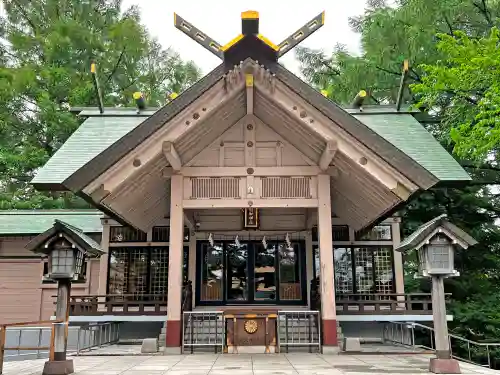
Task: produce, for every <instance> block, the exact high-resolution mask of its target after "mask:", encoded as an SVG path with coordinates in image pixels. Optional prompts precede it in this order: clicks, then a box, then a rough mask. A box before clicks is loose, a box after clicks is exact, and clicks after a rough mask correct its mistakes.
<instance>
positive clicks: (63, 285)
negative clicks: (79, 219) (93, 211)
mask: <svg viewBox="0 0 500 375" xmlns="http://www.w3.org/2000/svg"><path fill="white" fill-rule="evenodd" d="M26 248H27V249H28V250H30V251H33V252H35V253H38V254H42V255H44V256H46V257H48V265H49V267H48V268H49V272H48V277H49V278H51V279H53V280H55V281H57V303H56V319H57V320H59V321H64V322H65V323H62V324H61V323H56V324H55V328H54V347H53V348H51V351H50V352H51V356H50V358H49V360H48V361H47V362H45V366H44V369H43V373H42V374H43V375H60V374H61V375H62V374H64V375H66V374H72V373H73V372H74V366H73V360H68V359H66V347H67V339H68V338H67V333H66V326H67V324H68V320H69V297H70V293H71V281H72V280H79V279H80V278H81V277H82V276H83V275H82V273H83V269H84V263H85V260H86V258H88V257H99V256H100V255H101V254H103V251H102V249H101V246H100V245H99V244H98V243H97V242H95V241H94V240H93V239H92V238H90V237H88V236H87V235H85V234H84V233H83V232H82V231H81V230H80V229H78V228H76V227H74V226H72V225H70V224H67V223H65V222H62V221H59V220H56V221H55V223H54V225H53V227H52V228H50V229H48V230H47V231H45V232H44V233H42V234H40V235H38V236H36V237H35V238H34V239H33V240H31V241H30V242H29V243H28V244H27V245H26ZM52 349H53V350H52Z"/></svg>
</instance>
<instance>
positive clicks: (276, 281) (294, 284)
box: [196, 241, 307, 305]
mask: <svg viewBox="0 0 500 375" xmlns="http://www.w3.org/2000/svg"><path fill="white" fill-rule="evenodd" d="M304 249H305V247H304V243H303V242H302V241H296V242H292V244H291V246H288V245H287V244H286V243H285V241H272V242H271V241H269V243H268V244H266V247H264V245H263V244H262V242H261V241H239V242H238V243H235V242H233V241H220V242H215V243H214V244H213V246H210V245H209V243H208V242H205V241H203V242H200V243H199V244H198V255H199V256H197V257H196V262H197V267H196V268H197V276H196V278H197V282H196V284H197V287H196V296H197V298H196V300H197V302H196V303H197V304H199V305H226V304H229V305H232V304H235V305H237V304H243V305H249V304H263V305H266V304H268V305H275V304H280V303H281V304H285V305H303V304H305V303H306V297H307V296H306V294H307V286H306V268H305V267H306V264H305V251H304Z"/></svg>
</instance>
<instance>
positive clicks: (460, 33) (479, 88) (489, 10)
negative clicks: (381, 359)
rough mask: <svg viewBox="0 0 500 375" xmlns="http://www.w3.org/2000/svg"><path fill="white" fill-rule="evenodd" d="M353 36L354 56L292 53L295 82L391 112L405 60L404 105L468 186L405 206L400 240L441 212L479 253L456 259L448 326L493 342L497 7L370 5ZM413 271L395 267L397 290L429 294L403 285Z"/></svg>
mask: <svg viewBox="0 0 500 375" xmlns="http://www.w3.org/2000/svg"><path fill="white" fill-rule="evenodd" d="M350 23H351V27H352V28H353V29H354V30H355V31H357V32H358V33H359V34H360V36H361V45H362V53H361V54H360V55H353V54H351V53H349V52H348V51H347V50H346V49H345V47H343V46H341V45H338V46H336V48H335V49H334V52H333V54H332V55H330V56H327V55H325V54H324V53H323V52H322V51H315V50H309V49H306V48H299V49H298V51H297V58H298V59H299V61H300V62H301V68H302V73H303V74H304V76H305V78H306V79H307V80H308V81H309V82H310V83H312V84H313V85H315V86H316V87H317V88H318V89H322V90H327V92H328V97H329V98H331V99H332V100H334V101H337V102H340V103H343V104H348V103H350V102H351V100H352V99H353V98H354V96H355V95H356V93H357V92H358V91H359V90H360V89H366V90H367V91H368V92H369V93H370V94H371V100H372V102H371V103H370V104H394V103H395V102H396V100H397V94H398V90H399V85H400V80H401V72H402V63H403V61H404V60H405V59H408V60H409V63H410V69H409V74H408V78H407V83H408V86H409V87H407V89H406V91H405V92H404V96H403V99H404V102H405V103H406V104H411V105H415V106H419V107H420V108H421V109H422V110H424V111H426V112H428V113H429V114H430V115H434V116H436V118H438V119H439V120H440V121H438V123H434V124H426V125H425V126H426V127H427V129H428V130H429V131H430V132H431V133H432V134H433V135H434V136H435V137H436V138H437V139H438V140H439V141H440V142H441V143H442V145H443V146H444V147H445V148H446V149H448V150H449V151H450V152H452V151H455V156H456V157H457V160H458V161H459V162H460V163H461V164H462V166H464V167H465V168H466V170H467V171H468V172H469V174H470V175H471V176H472V177H473V182H472V183H471V184H469V186H466V187H454V188H436V189H431V190H430V191H427V192H425V193H423V194H421V195H420V196H418V197H417V198H415V199H413V200H412V201H411V202H410V204H409V205H407V207H406V208H405V209H404V210H403V211H402V212H401V213H402V216H403V224H404V233H403V235H404V236H406V235H409V234H410V233H411V232H412V231H413V230H415V229H416V228H417V227H418V226H419V225H421V224H422V223H423V222H425V221H428V220H430V219H432V218H434V217H436V216H437V215H439V214H442V213H446V214H448V217H449V218H450V220H452V221H453V222H454V223H456V224H457V225H459V226H460V227H462V228H463V229H465V230H467V231H468V232H469V233H470V234H471V235H472V236H474V237H475V238H476V239H477V240H478V241H479V242H480V244H479V245H478V246H476V247H475V248H473V249H470V250H468V251H461V252H459V253H458V254H457V257H456V263H457V264H456V266H457V268H458V269H459V270H460V272H461V276H460V277H459V278H453V279H449V280H447V282H446V290H447V292H451V293H452V294H453V297H452V304H451V306H450V308H451V310H452V313H453V314H454V316H455V322H454V323H452V324H451V328H452V329H453V331H454V332H455V333H457V334H459V335H462V336H466V337H469V338H472V339H476V340H479V341H481V340H485V339H495V338H498V337H499V336H500V312H498V309H497V308H496V306H497V303H498V301H499V300H500V272H499V271H498V270H499V269H500V247H499V243H500V231H499V229H498V226H497V225H496V222H497V221H498V219H499V217H500V201H499V194H498V187H497V185H498V184H499V182H500V167H499V166H498V164H497V152H496V150H497V148H498V142H499V139H500V137H499V136H498V129H500V127H498V114H499V107H498V105H499V99H498V97H499V95H498V94H499V86H498V82H499V78H500V77H499V76H498V75H499V63H500V59H499V58H500V54H499V50H500V49H499V48H498V47H499V46H500V43H499V39H498V35H499V32H498V31H497V29H496V28H495V27H497V26H498V25H499V23H500V2H499V1H498V0H490V1H488V0H442V1H437V2H436V1H432V0H398V1H397V2H396V5H395V6H389V5H388V4H387V3H386V2H385V1H383V0H371V1H369V2H368V7H367V9H366V11H365V13H364V14H363V15H361V16H359V17H355V18H353V19H351V20H350ZM414 267H415V262H414V259H412V255H410V256H407V257H406V258H405V270H406V276H407V277H406V280H407V281H408V282H407V283H406V288H407V289H406V290H407V291H412V290H420V291H425V292H430V285H429V282H428V280H425V279H421V280H413V274H414V272H415V269H414Z"/></svg>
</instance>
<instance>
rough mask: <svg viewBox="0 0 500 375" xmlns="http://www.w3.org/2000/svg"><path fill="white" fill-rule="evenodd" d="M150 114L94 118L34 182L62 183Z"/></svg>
mask: <svg viewBox="0 0 500 375" xmlns="http://www.w3.org/2000/svg"><path fill="white" fill-rule="evenodd" d="M145 118H147V116H137V115H136V116H134V117H90V118H88V119H87V120H85V122H84V123H83V124H82V125H80V127H79V128H78V129H77V130H76V131H75V132H74V133H73V134H72V135H71V137H69V139H68V140H67V141H66V142H65V143H64V144H63V145H62V146H61V148H60V149H59V150H57V152H56V153H55V154H54V156H52V158H50V160H49V161H48V162H47V164H45V165H44V166H43V168H41V169H40V170H39V171H38V172H37V174H36V176H35V178H34V179H33V181H32V182H31V183H32V184H35V185H36V184H61V183H62V182H63V181H64V180H66V179H67V178H68V177H69V176H71V175H72V174H73V173H75V172H76V171H77V170H78V169H80V168H81V167H82V166H84V165H85V164H86V163H87V162H89V161H90V160H92V159H93V158H94V157H96V156H97V155H99V154H100V153H101V152H103V151H104V150H105V149H107V148H108V147H109V146H111V145H112V144H113V143H115V142H116V141H118V140H119V139H120V138H121V137H123V136H124V135H125V134H127V133H128V132H129V131H131V130H132V129H134V128H135V127H136V126H137V125H139V124H140V123H141V122H143V121H144V119H145Z"/></svg>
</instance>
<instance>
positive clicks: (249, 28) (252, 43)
mask: <svg viewBox="0 0 500 375" xmlns="http://www.w3.org/2000/svg"><path fill="white" fill-rule="evenodd" d="M324 23H325V12H324V11H323V12H321V13H320V14H318V15H317V16H316V17H314V18H313V19H312V20H310V21H309V22H307V23H305V24H304V25H303V26H302V27H301V28H299V29H298V30H296V31H295V32H294V33H292V34H290V36H289V37H287V38H285V39H284V40H283V41H282V42H281V43H279V44H278V45H276V44H274V43H272V42H271V41H270V40H269V39H267V38H266V37H265V36H263V35H262V34H260V33H259V13H258V12H257V11H254V10H248V11H245V12H242V13H241V34H239V35H238V36H237V37H236V38H234V39H233V40H231V41H230V42H229V43H227V44H225V45H221V44H220V43H218V42H216V41H215V40H214V39H212V38H210V37H209V36H208V35H207V34H205V33H204V32H202V31H201V30H200V29H198V28H197V27H195V26H193V25H192V24H190V23H189V22H187V21H186V20H185V19H184V18H182V17H180V16H179V15H177V14H176V13H174V24H175V27H176V28H177V29H179V30H181V31H182V32H183V33H184V34H186V35H187V36H189V37H190V38H191V39H193V40H194V41H196V42H197V43H198V44H200V45H201V46H202V47H204V48H205V49H207V50H209V51H210V52H212V53H213V54H214V55H216V56H217V57H219V58H220V59H222V60H223V61H229V60H230V61H233V60H235V61H236V60H237V59H240V60H244V58H245V57H260V56H261V54H263V55H264V56H265V58H266V59H270V60H274V61H277V60H278V58H280V57H281V56H283V55H284V54H285V53H287V52H288V51H290V50H292V49H293V48H294V47H295V46H297V45H298V44H299V43H301V42H302V41H303V40H304V39H306V38H307V37H309V36H310V35H312V34H313V33H314V32H315V31H316V30H318V29H319V28H321V27H322V26H323V25H324ZM252 54H255V56H253V55H252Z"/></svg>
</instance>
